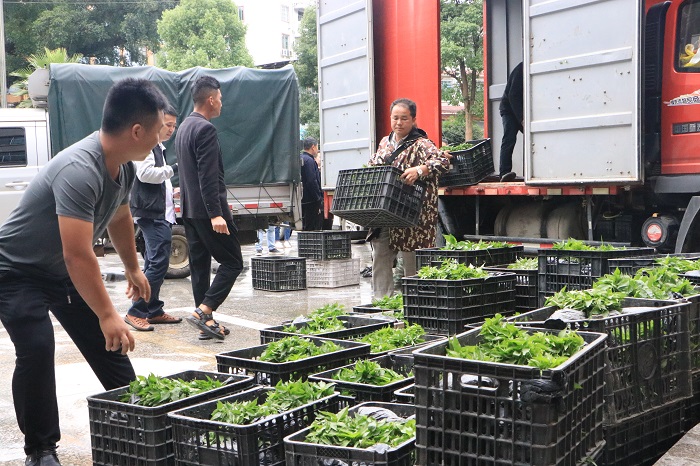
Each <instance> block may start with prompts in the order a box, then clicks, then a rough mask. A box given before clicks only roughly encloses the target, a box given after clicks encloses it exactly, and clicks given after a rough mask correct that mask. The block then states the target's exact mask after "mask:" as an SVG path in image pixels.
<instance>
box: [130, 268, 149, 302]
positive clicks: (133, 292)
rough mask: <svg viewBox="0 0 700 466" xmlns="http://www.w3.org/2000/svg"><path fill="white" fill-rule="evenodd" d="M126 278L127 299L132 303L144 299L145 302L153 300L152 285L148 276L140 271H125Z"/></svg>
mask: <svg viewBox="0 0 700 466" xmlns="http://www.w3.org/2000/svg"><path fill="white" fill-rule="evenodd" d="M124 276H125V277H126V281H127V284H126V297H127V298H129V299H131V300H132V301H136V300H138V299H139V298H143V299H144V301H149V300H150V299H151V285H150V284H149V283H148V279H147V278H146V275H144V274H143V272H142V271H141V270H140V269H139V270H136V271H134V272H129V271H124Z"/></svg>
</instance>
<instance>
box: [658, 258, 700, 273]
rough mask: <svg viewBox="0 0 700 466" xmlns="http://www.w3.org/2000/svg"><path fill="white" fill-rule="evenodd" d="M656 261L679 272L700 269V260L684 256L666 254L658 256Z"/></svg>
mask: <svg viewBox="0 0 700 466" xmlns="http://www.w3.org/2000/svg"><path fill="white" fill-rule="evenodd" d="M654 262H655V263H656V264H658V265H659V266H661V267H665V268H666V269H668V270H670V271H672V272H674V273H677V274H681V273H685V272H690V271H692V270H700V260H689V259H684V258H682V257H674V256H664V257H657V258H656V259H654Z"/></svg>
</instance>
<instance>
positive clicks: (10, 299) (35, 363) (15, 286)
mask: <svg viewBox="0 0 700 466" xmlns="http://www.w3.org/2000/svg"><path fill="white" fill-rule="evenodd" d="M49 310H50V311H51V313H52V314H53V315H54V316H55V317H56V319H58V321H59V322H60V323H61V325H62V326H63V328H64V330H65V331H66V333H68V335H69V336H70V338H71V339H72V340H73V342H74V343H75V345H76V346H77V347H78V349H79V350H80V352H81V353H82V354H83V357H84V358H85V360H86V361H87V362H88V364H89V365H90V367H91V368H92V370H93V372H94V373H95V375H96V376H97V378H98V379H99V380H100V382H101V383H102V386H103V387H104V388H105V390H111V389H114V388H118V387H123V386H125V385H128V384H129V382H131V381H132V380H134V379H135V378H136V375H135V374H134V368H133V367H132V365H131V361H129V358H128V357H127V356H126V355H123V354H121V353H120V352H112V351H107V350H105V338H104V335H103V334H102V330H101V329H100V323H99V320H98V318H97V316H96V315H95V313H94V312H92V310H91V309H90V308H89V307H88V305H87V304H86V303H85V301H84V300H83V298H82V297H81V296H80V295H79V294H78V292H77V291H76V289H75V287H74V286H73V284H72V283H71V282H70V281H49V280H45V279H37V278H32V277H29V276H26V275H22V274H19V273H16V272H3V273H0V321H2V324H3V326H4V327H5V329H6V330H7V333H8V334H9V335H10V339H11V340H12V343H13V344H14V346H15V353H16V355H17V359H16V362H15V372H14V374H13V377H12V397H13V400H14V404H15V414H16V416H17V424H18V425H19V428H20V430H21V431H22V433H23V434H24V449H25V451H26V453H27V454H31V453H32V452H33V451H35V450H37V449H44V448H50V447H53V446H55V445H56V443H57V442H58V441H59V440H60V438H61V430H60V428H59V420H58V402H57V400H56V374H55V367H54V351H55V341H54V332H53V325H52V323H51V319H50V317H49V312H48V311H49Z"/></svg>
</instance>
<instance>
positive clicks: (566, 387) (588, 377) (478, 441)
mask: <svg viewBox="0 0 700 466" xmlns="http://www.w3.org/2000/svg"><path fill="white" fill-rule="evenodd" d="M534 331H536V330H535V329H528V332H529V333H531V332H534ZM543 331H545V332H547V330H543ZM479 332H480V329H475V330H472V331H469V332H466V333H462V334H460V335H457V336H456V337H455V338H456V339H457V340H458V341H459V343H460V345H462V346H471V345H478V344H479V343H481V341H482V336H481V335H479ZM579 335H581V337H583V339H584V341H585V342H586V345H585V346H584V347H583V348H582V349H580V350H579V351H578V352H577V353H576V354H574V355H573V356H572V357H570V358H569V359H568V360H567V361H566V362H564V363H563V364H561V365H559V366H558V367H556V368H554V369H546V370H540V369H538V368H535V367H529V366H521V365H514V364H505V363H494V362H487V361H477V360H469V359H461V358H456V357H450V356H447V351H446V349H447V347H448V345H449V344H450V343H449V342H438V343H435V344H433V345H430V346H427V347H424V348H422V349H418V350H416V351H414V352H413V357H414V374H415V386H414V388H413V393H414V395H415V407H416V450H417V453H418V454H417V461H416V464H421V465H426V466H428V465H448V464H449V465H457V464H459V465H461V466H481V465H485V464H489V465H506V464H508V465H514V466H525V465H530V466H544V465H570V466H573V465H577V464H582V463H583V462H584V461H586V459H587V458H591V459H593V460H596V459H597V457H598V456H599V455H600V452H601V449H602V447H603V444H604V441H603V410H604V387H605V377H604V367H605V345H604V341H605V338H606V337H605V335H602V334H598V333H588V332H579ZM544 387H547V389H546V390H545V388H544ZM540 389H542V393H541V395H537V393H539V390H540ZM552 394H555V395H553V396H551V395H552ZM547 395H550V396H547ZM598 464H600V463H598ZM621 464H623V463H621ZM625 464H633V463H625Z"/></svg>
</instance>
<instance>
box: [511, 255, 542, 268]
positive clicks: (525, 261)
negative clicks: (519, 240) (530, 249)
mask: <svg viewBox="0 0 700 466" xmlns="http://www.w3.org/2000/svg"><path fill="white" fill-rule="evenodd" d="M537 267H538V265H537V258H536V257H533V258H528V257H521V258H520V259H518V260H516V261H515V262H513V263H512V264H508V267H506V268H507V269H514V270H537Z"/></svg>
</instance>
